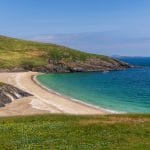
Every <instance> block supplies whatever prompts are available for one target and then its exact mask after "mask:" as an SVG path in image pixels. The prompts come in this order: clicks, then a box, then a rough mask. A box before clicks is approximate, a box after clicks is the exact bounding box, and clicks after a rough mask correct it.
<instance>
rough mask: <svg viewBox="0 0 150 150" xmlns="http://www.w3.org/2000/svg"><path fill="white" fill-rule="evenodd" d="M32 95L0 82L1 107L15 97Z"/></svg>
mask: <svg viewBox="0 0 150 150" xmlns="http://www.w3.org/2000/svg"><path fill="white" fill-rule="evenodd" d="M28 96H32V95H31V94H29V93H27V92H25V91H23V90H20V89H18V88H16V87H14V86H12V85H9V84H5V83H2V82H0V107H4V106H5V105H6V104H8V103H11V102H12V101H13V100H15V99H20V98H23V97H28Z"/></svg>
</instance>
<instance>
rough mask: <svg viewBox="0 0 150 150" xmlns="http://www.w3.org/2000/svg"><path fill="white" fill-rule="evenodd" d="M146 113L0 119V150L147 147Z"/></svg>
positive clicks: (148, 122)
mask: <svg viewBox="0 0 150 150" xmlns="http://www.w3.org/2000/svg"><path fill="white" fill-rule="evenodd" d="M149 139H150V115H110V116H69V115H41V116H26V117H10V118H0V149H13V150H14V149H25V150H28V149H36V150H38V149H39V150H40V149H43V150H46V149H48V150H49V149H53V150H55V149H61V150H63V149H64V150H66V149H68V150H81V149H82V150H93V149H94V150H96V149H97V150H99V149H106V150H107V149H109V150H111V149H115V150H116V149H121V150H130V149H133V150H134V149H135V150H141V149H143V150H146V149H147V150H149V149H150V140H149Z"/></svg>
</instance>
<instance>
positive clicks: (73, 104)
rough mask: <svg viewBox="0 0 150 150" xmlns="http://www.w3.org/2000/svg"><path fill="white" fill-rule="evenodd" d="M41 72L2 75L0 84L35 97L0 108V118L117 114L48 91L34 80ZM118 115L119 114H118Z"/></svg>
mask: <svg viewBox="0 0 150 150" xmlns="http://www.w3.org/2000/svg"><path fill="white" fill-rule="evenodd" d="M39 74H40V73H39V72H31V71H28V72H17V73H16V72H15V73H14V72H12V73H6V72H5V73H4V72H3V73H0V82H4V83H7V84H10V85H13V86H15V87H17V88H19V89H22V90H24V91H26V92H29V93H31V94H32V95H33V96H30V97H27V98H25V99H23V100H22V99H19V100H14V101H13V102H12V103H9V104H7V105H6V106H5V107H2V108H0V116H18V115H33V114H43V113H46V114H48V113H51V114H72V115H107V114H116V112H114V111H111V110H106V109H103V108H100V107H96V106H93V105H90V104H87V103H84V102H82V101H80V100H75V99H73V98H70V97H67V96H64V95H62V94H60V93H57V92H55V91H53V90H50V89H46V88H45V87H43V85H41V84H37V82H35V81H34V80H33V77H34V78H35V77H36V76H37V75H39ZM117 113H118V112H117Z"/></svg>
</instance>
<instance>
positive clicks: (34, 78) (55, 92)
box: [32, 73, 124, 114]
mask: <svg viewBox="0 0 150 150" xmlns="http://www.w3.org/2000/svg"><path fill="white" fill-rule="evenodd" d="M38 75H40V73H39V74H38ZM38 75H34V76H33V77H32V80H33V81H34V82H35V83H36V84H37V85H38V86H40V87H41V88H43V89H45V90H46V91H48V92H50V93H52V94H56V95H58V96H61V97H63V98H65V99H68V100H70V101H73V102H75V103H78V104H81V105H85V106H87V107H90V108H94V109H98V110H102V111H104V112H106V113H112V114H120V113H124V112H117V111H114V110H110V109H105V108H102V107H99V106H95V105H93V104H89V103H86V102H83V101H81V100H78V99H75V98H72V97H69V96H67V95H63V94H60V93H59V92H57V91H55V90H53V89H50V88H47V87H46V86H44V85H43V84H42V83H40V82H39V81H38V80H37V76H38Z"/></svg>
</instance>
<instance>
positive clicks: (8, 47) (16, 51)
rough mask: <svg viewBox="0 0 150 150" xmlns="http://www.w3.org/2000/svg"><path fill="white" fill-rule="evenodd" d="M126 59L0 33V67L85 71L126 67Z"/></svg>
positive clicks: (47, 71)
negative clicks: (120, 59) (15, 37)
mask: <svg viewBox="0 0 150 150" xmlns="http://www.w3.org/2000/svg"><path fill="white" fill-rule="evenodd" d="M130 67H132V66H130V65H129V64H127V63H124V62H121V61H118V60H116V59H113V58H110V57H107V56H104V55H96V54H90V53H85V52H81V51H78V50H74V49H71V48H67V47H63V46H59V45H55V44H46V43H39V42H33V41H25V40H19V39H14V38H9V37H5V36H0V71H1V72H3V71H11V72H12V71H39V72H45V73H51V72H87V71H110V70H122V69H127V68H130Z"/></svg>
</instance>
